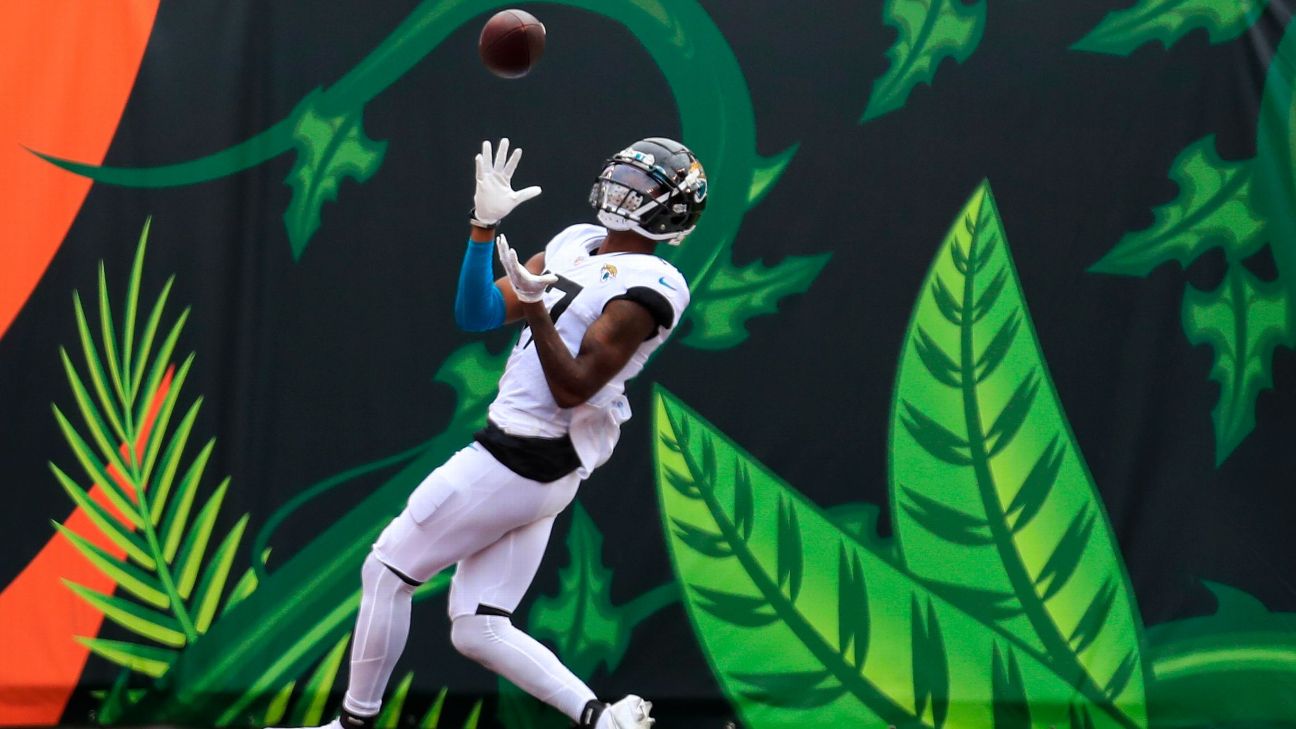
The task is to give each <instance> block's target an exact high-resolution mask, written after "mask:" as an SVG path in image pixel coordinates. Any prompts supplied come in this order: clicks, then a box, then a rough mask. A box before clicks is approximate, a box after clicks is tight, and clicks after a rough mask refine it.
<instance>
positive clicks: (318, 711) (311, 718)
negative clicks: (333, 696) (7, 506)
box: [289, 635, 351, 726]
mask: <svg viewBox="0 0 1296 729" xmlns="http://www.w3.org/2000/svg"><path fill="white" fill-rule="evenodd" d="M350 642H351V636H350V635H343V636H342V637H341V638H338V642H337V643H334V644H333V649H332V650H330V651H329V652H328V654H327V655H325V656H324V658H323V659H322V660H321V661H320V663H319V665H318V666H316V667H315V670H314V671H313V672H311V675H310V678H308V679H307V680H306V683H305V684H303V685H302V690H301V693H300V694H298V696H297V700H296V701H295V702H293V708H292V712H291V713H290V714H289V716H290V717H291V718H290V719H289V724H290V725H292V726H318V725H319V724H321V723H323V719H324V709H325V705H326V704H327V703H328V699H329V694H330V693H331V692H332V691H333V685H334V684H335V683H337V676H338V669H339V668H341V667H342V659H343V657H345V656H346V647H347V644H348V643H350Z"/></svg>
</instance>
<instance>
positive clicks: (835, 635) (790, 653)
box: [653, 387, 1126, 729]
mask: <svg viewBox="0 0 1296 729" xmlns="http://www.w3.org/2000/svg"><path fill="white" fill-rule="evenodd" d="M653 409H654V413H653V418H654V430H655V433H656V443H655V449H654V450H655V457H656V464H657V483H658V487H657V492H658V497H659V498H660V499H661V504H662V518H663V524H664V525H665V527H666V530H667V543H668V545H669V546H670V552H671V560H672V562H673V563H674V566H675V572H676V574H677V575H678V577H679V579H680V582H681V586H682V591H683V593H684V604H685V607H686V609H687V612H688V616H689V619H690V621H691V622H692V624H693V629H694V632H695V633H696V634H697V636H698V638H699V643H700V644H701V646H702V649H703V651H704V653H705V654H706V656H707V659H708V661H709V662H710V663H711V666H712V669H713V671H714V672H715V675H716V678H717V681H718V682H719V684H720V686H721V687H722V688H723V690H724V691H725V693H726V695H727V696H728V697H729V699H730V701H731V702H732V703H733V705H734V707H735V708H736V709H737V710H738V712H739V714H740V715H741V718H742V720H743V725H744V726H747V727H751V728H752V729H766V728H768V729H774V728H776V727H779V728H781V727H790V726H803V725H806V724H814V725H823V726H833V727H874V726H876V727H883V726H897V727H912V728H916V727H925V728H926V729H953V728H954V727H959V728H963V727H968V728H971V727H975V728H976V729H985V728H990V729H1006V727H1009V726H1064V725H1065V724H1064V722H1065V720H1066V718H1067V716H1066V711H1067V707H1068V705H1069V704H1070V703H1071V702H1073V701H1078V703H1079V704H1080V705H1081V706H1082V707H1087V708H1092V707H1093V703H1092V702H1090V701H1088V700H1086V699H1085V698H1084V697H1077V696H1076V691H1075V688H1074V687H1073V686H1072V685H1071V683H1069V682H1068V681H1067V680H1066V679H1065V677H1063V676H1062V675H1061V674H1060V673H1059V672H1058V671H1056V670H1055V669H1054V668H1053V667H1051V666H1050V665H1049V660H1048V657H1047V656H1046V655H1044V654H1043V653H1042V652H1040V651H1038V650H1036V649H1034V648H1033V647H1031V646H1030V645H1029V644H1028V643H1027V642H1026V641H1024V640H1022V639H1021V638H1020V637H1019V636H1016V635H1013V634H1011V633H1009V632H1007V631H1005V630H1003V629H1001V628H1000V627H999V626H997V625H995V624H993V623H991V622H990V621H987V620H985V619H984V618H982V617H981V616H979V615H977V614H975V613H974V612H972V611H970V610H968V609H967V608H966V607H965V606H963V605H961V604H959V602H958V601H956V600H955V599H953V598H952V597H951V596H949V595H946V594H944V592H943V591H938V590H936V589H934V588H932V587H930V586H928V585H927V584H926V581H925V580H924V579H922V578H921V577H920V576H918V575H915V574H913V573H911V572H909V571H907V570H905V569H904V568H903V566H901V565H899V564H897V563H896V561H895V559H894V556H893V554H894V552H893V549H892V546H891V545H890V544H889V543H888V542H886V541H884V540H881V539H880V538H878V537H877V535H876V534H871V535H865V536H863V537H859V536H856V535H853V534H851V533H848V532H847V531H845V530H843V529H842V528H841V527H840V526H838V525H837V524H836V523H835V522H834V520H833V519H832V518H831V516H830V514H829V513H828V512H826V511H825V510H823V509H821V508H819V507H818V506H816V505H815V504H814V503H812V502H811V501H810V500H809V499H807V498H806V497H805V496H804V495H803V494H801V493H798V492H797V491H796V490H795V489H793V488H792V487H791V486H790V485H788V484H787V483H786V482H784V481H782V480H781V479H780V478H779V477H778V476H776V475H775V474H774V473H773V472H771V471H770V470H769V469H768V468H766V467H765V466H764V465H762V464H761V463H760V462H759V461H757V460H756V459H755V458H753V457H752V456H751V455H750V454H748V453H746V452H745V451H743V450H742V449H741V447H740V446H738V444H737V443H735V442H734V441H733V440H732V439H730V438H729V437H728V436H726V435H724V434H723V433H722V432H720V431H719V430H717V429H716V428H715V426H714V425H712V424H711V423H708V422H707V421H705V420H703V419H702V417H701V416H700V415H698V414H697V413H695V412H694V411H692V410H691V409H689V408H688V406H686V405H685V404H684V403H682V402H681V401H679V400H678V399H676V398H675V397H674V396H672V395H670V394H669V393H667V392H666V391H665V390H663V389H661V388H660V387H658V388H657V391H656V396H655V398H654V406H653ZM1003 702H1009V703H1010V704H1012V705H1013V706H1018V707H1019V708H1022V711H1019V712H1017V713H1015V714H1013V715H1012V717H1013V718H1012V719H1011V720H1010V719H1009V718H1008V717H1006V716H1005V717H1001V716H999V715H997V714H996V710H995V707H996V706H998V705H1000V704H1001V703H1003ZM1027 705H1029V717H1028V718H1027V723H1026V724H1022V723H1021V722H1020V721H1017V723H1016V724H1014V723H1013V721H1016V720H1019V719H1020V718H1021V717H1023V716H1025V713H1024V712H1025V711H1026V709H1025V707H1026V706H1027ZM1094 720H1095V723H1094V724H1093V726H1094V727H1095V729H1117V728H1118V727H1122V726H1126V725H1125V724H1124V723H1122V722H1120V721H1118V720H1116V719H1114V718H1113V717H1110V716H1108V715H1107V714H1104V713H1102V712H1101V711H1097V710H1095V712H1094Z"/></svg>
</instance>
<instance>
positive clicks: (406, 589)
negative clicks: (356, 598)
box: [360, 552, 418, 596]
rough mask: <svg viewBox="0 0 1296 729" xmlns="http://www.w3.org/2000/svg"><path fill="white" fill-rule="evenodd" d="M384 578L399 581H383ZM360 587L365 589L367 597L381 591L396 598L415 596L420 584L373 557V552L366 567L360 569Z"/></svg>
mask: <svg viewBox="0 0 1296 729" xmlns="http://www.w3.org/2000/svg"><path fill="white" fill-rule="evenodd" d="M384 576H387V577H395V578H397V579H394V580H393V579H388V580H383V579H382V578H383V577H384ZM360 585H361V586H362V587H363V588H364V592H365V594H366V595H377V594H378V593H379V591H382V592H384V593H392V595H393V596H395V595H399V594H401V593H405V594H408V595H413V594H414V588H415V587H417V586H418V583H417V582H414V581H413V580H411V579H410V578H408V577H406V576H405V575H403V574H401V573H400V572H397V571H396V570H394V569H392V568H391V567H388V566H387V565H385V564H383V563H382V562H380V561H379V560H378V558H377V557H375V556H374V555H373V552H370V553H369V556H368V557H365V561H364V565H363V566H362V567H361V568H360Z"/></svg>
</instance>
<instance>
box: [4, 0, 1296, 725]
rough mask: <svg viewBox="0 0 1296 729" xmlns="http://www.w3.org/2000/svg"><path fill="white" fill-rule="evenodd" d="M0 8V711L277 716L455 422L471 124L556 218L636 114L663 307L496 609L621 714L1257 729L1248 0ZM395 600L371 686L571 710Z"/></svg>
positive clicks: (545, 227) (1283, 487)
mask: <svg viewBox="0 0 1296 729" xmlns="http://www.w3.org/2000/svg"><path fill="white" fill-rule="evenodd" d="M502 7H506V4H505V3H502V2H494V1H493V0H424V1H423V2H420V3H414V2H401V3H380V4H373V3H366V4H362V3H350V2H336V3H327V4H319V3H310V2H304V1H303V0H292V1H288V2H276V3H272V4H271V3H252V2H220V3H217V2H186V3H170V4H159V3H157V2H156V1H155V0H154V1H153V2H146V1H142V0H141V1H136V2H120V3H111V4H102V5H94V6H93V7H92V6H88V5H85V4H83V3H77V2H72V1H70V0H68V1H64V0H57V1H55V2H50V3H41V4H29V5H25V6H24V5H14V6H12V7H8V8H5V9H3V10H0V16H3V17H4V19H5V21H6V22H5V23H3V24H0V27H3V28H5V30H3V31H0V33H4V34H5V35H4V36H0V37H3V38H5V40H6V42H5V44H4V47H5V49H6V50H5V51H4V53H5V55H6V63H5V64H4V65H3V67H0V95H2V96H3V98H5V99H6V100H8V101H9V102H10V103H9V105H8V107H9V108H8V113H7V114H5V115H3V116H0V141H3V142H4V144H3V145H0V167H3V170H4V174H3V175H0V240H3V248H2V249H0V261H2V262H3V265H0V423H2V424H3V425H2V426H0V427H3V437H0V460H2V461H3V463H5V464H6V476H5V482H6V483H7V484H8V488H7V491H6V493H7V496H6V498H7V500H8V503H7V504H6V508H4V509H2V510H0V514H3V516H2V517H0V519H3V531H4V534H5V546H6V548H5V549H4V550H3V551H0V645H3V646H4V656H5V659H6V660H4V661H0V724H6V725H54V724H64V723H65V724H76V725H84V724H85V723H87V722H93V723H97V724H103V725H142V724H150V725H152V724H176V725H184V726H265V725H271V724H280V725H311V724H319V723H322V722H324V721H327V720H328V719H329V718H330V717H331V716H332V715H333V713H334V712H335V711H336V710H337V706H338V703H339V700H340V696H341V691H342V690H343V688H344V686H345V680H346V667H345V663H346V656H347V649H348V641H349V637H350V636H349V633H350V628H351V626H352V623H353V621H354V618H355V613H356V609H357V605H358V600H359V565H360V562H361V561H362V560H363V558H364V556H365V555H366V554H367V552H368V549H369V546H370V544H371V543H372V542H373V540H374V538H375V537H376V536H377V534H378V532H379V530H381V528H382V527H383V526H384V525H385V524H386V522H387V521H388V520H389V519H390V518H391V517H392V516H393V515H395V514H396V513H397V512H398V511H399V510H400V509H401V508H402V506H403V504H404V500H405V497H406V496H407V495H408V493H409V492H410V491H411V490H412V489H413V487H414V486H415V485H416V484H417V483H418V482H419V481H421V480H422V478H423V477H424V476H425V475H426V474H427V473H428V472H429V471H430V470H431V469H432V468H434V467H435V466H437V465H439V464H440V463H441V462H442V461H443V460H445V459H446V458H447V457H448V456H449V455H450V454H451V453H453V452H454V451H455V450H457V449H458V448H459V447H461V446H462V445H463V444H464V443H465V442H467V441H468V439H469V438H470V437H471V434H472V433H473V432H474V431H475V430H476V429H477V428H479V427H481V425H482V424H483V423H484V420H485V412H486V405H487V404H488V403H489V402H490V400H491V398H492V397H493V395H494V390H495V385H496V381H497V379H498V377H499V374H500V372H501V371H502V368H503V364H504V360H505V358H506V356H507V352H508V349H509V347H510V346H511V342H512V337H513V336H514V335H515V332H513V331H511V330H509V331H503V330H502V331H497V332H492V333H488V334H486V335H475V334H468V333H465V332H462V331H460V330H458V329H457V328H456V327H455V326H454V322H453V307H452V302H453V296H454V290H455V282H456V280H457V276H458V270H459V260H460V255H461V252H462V245H463V238H464V236H465V232H466V230H467V227H466V222H467V220H466V218H467V210H468V208H469V207H470V205H471V195H472V177H471V170H472V155H473V154H474V153H475V152H476V151H477V149H478V148H479V142H480V140H481V139H492V138H497V137H500V136H508V137H510V138H511V139H513V140H514V141H515V142H516V143H517V144H520V145H522V146H524V147H525V148H526V150H527V159H526V163H525V165H523V167H522V169H521V170H520V171H519V181H520V182H521V184H523V185H530V184H538V185H541V186H542V187H543V188H544V191H545V192H544V194H543V195H542V196H541V197H540V198H539V199H538V200H537V201H536V202H533V203H531V204H529V205H526V206H523V207H521V208H519V210H518V212H517V213H516V214H515V215H513V216H512V217H510V219H509V221H508V227H507V231H508V235H509V240H510V242H511V243H512V244H513V245H514V246H516V247H517V248H519V249H520V251H521V252H523V253H528V254H529V253H530V252H534V251H537V250H539V249H540V248H541V247H542V246H543V245H544V243H545V242H546V241H547V240H548V239H549V237H551V236H552V235H553V234H555V233H556V232H558V231H559V230H561V229H562V228H564V227H565V226H567V225H570V224H572V223H576V222H585V221H589V220H592V211H590V210H589V208H588V206H587V204H586V197H587V194H588V190H589V184H590V183H591V181H592V179H593V177H594V176H595V175H596V173H597V172H598V171H599V169H600V163H601V162H602V160H603V159H604V158H605V157H607V156H608V155H609V154H611V153H612V152H614V151H616V150H618V149H621V148H622V147H624V146H625V145H626V144H628V143H629V142H632V141H634V140H636V139H639V138H641V137H645V136H654V135H665V136H671V137H676V138H679V139H681V140H682V141H684V142H685V143H686V144H688V145H689V146H690V147H691V148H692V149H693V150H694V151H695V152H696V153H697V154H698V156H699V157H700V158H701V160H702V161H703V163H704V164H705V165H706V168H707V173H708V178H709V183H710V191H711V200H710V202H709V204H708V207H707V211H706V214H705V216H704V217H703V219H702V222H701V224H700V225H699V227H698V229H697V231H696V233H694V234H693V235H692V236H690V237H689V238H688V239H687V241H686V242H685V244H684V245H683V246H681V247H680V248H678V249H675V250H672V251H671V252H670V253H669V254H668V256H669V258H670V259H671V260H672V262H673V263H674V264H675V265H676V266H677V267H679V269H680V270H681V271H682V272H683V273H684V274H685V276H686V277H687V279H688V280H689V283H690V287H691V290H692V292H693V296H692V302H693V303H692V305H691V307H690V309H689V311H688V313H687V315H686V317H685V320H684V321H683V322H682V323H681V325H680V328H679V331H678V332H677V333H676V334H675V336H674V337H673V338H672V340H671V343H670V345H669V346H668V347H666V348H664V350H663V351H662V352H661V353H660V354H659V355H658V356H657V357H655V358H654V361H653V362H652V363H651V366H650V367H649V368H648V369H647V370H646V371H645V373H644V374H643V375H642V376H640V377H639V378H638V379H637V380H636V381H635V382H634V383H632V385H631V387H630V398H631V404H632V407H633V408H634V410H635V413H636V416H635V418H634V419H633V420H631V421H630V422H629V423H628V424H627V425H626V427H625V430H624V431H623V436H622V439H621V443H620V447H619V449H618V452H617V453H616V455H615V456H614V457H613V459H612V460H611V461H610V462H609V463H608V464H607V465H606V466H605V467H603V468H602V469H600V470H599V471H597V472H596V473H595V474H594V475H593V477H592V478H591V479H590V480H589V481H587V482H586V483H585V484H584V485H583V486H582V489H581V492H580V495H579V497H578V500H577V503H576V505H575V506H573V508H572V509H570V510H569V511H568V512H567V513H566V514H565V515H563V516H562V517H560V519H559V522H558V525H557V527H556V528H555V531H554V538H553V540H552V542H551V544H550V548H549V551H548V554H547V555H546V557H545V561H544V564H543V565H542V567H541V571H540V575H539V577H538V578H537V581H536V583H535V585H534V586H533V588H532V592H531V594H530V595H529V597H528V598H527V600H526V601H524V603H523V606H522V608H521V609H520V610H519V613H518V615H517V617H516V618H515V620H516V621H517V622H518V624H519V625H522V626H524V627H525V628H526V629H527V630H528V631H529V632H531V633H532V634H534V635H535V636H536V637H538V638H540V639H541V640H544V641H545V642H547V643H548V644H549V645H550V646H552V647H553V648H554V649H555V651H556V652H557V653H558V654H559V655H560V656H561V657H562V658H563V660H564V661H565V662H567V663H568V665H570V666H571V667H572V669H573V670H574V671H575V672H576V673H578V674H579V675H581V676H583V677H585V678H586V679H587V680H588V681H589V682H590V683H591V685H592V686H593V687H594V688H595V690H596V691H597V692H598V693H599V694H600V695H601V696H605V697H609V698H612V697H618V696H620V695H621V694H623V693H627V692H635V693H639V694H642V695H644V696H646V697H648V698H650V699H652V700H653V701H654V704H655V706H656V710H655V714H656V715H657V716H658V717H659V719H658V721H659V725H660V726H664V727H665V726H679V727H722V726H730V725H731V726H735V727H749V728H750V729H779V728H783V727H800V726H805V725H807V724H823V725H827V726H838V727H887V726H896V727H931V728H933V729H937V728H941V727H973V728H978V729H984V728H986V727H991V728H993V729H1008V728H1012V727H1068V728H1070V729H1093V728H1097V727H1125V728H1127V729H1134V728H1142V727H1153V728H1162V727H1183V728H1188V727H1279V726H1296V558H1293V550H1292V546H1291V536H1290V535H1291V529H1290V524H1291V521H1292V517H1293V514H1294V513H1296V511H1294V510H1296V491H1293V486H1296V476H1293V474H1296V448H1293V447H1292V445H1293V437H1294V436H1296V353H1294V350H1296V216H1294V215H1293V210H1296V162H1294V157H1296V117H1294V116H1293V114H1294V112H1296V96H1293V90H1294V87H1296V31H1293V30H1289V28H1290V27H1291V26H1290V25H1289V20H1290V9H1289V8H1288V7H1287V6H1286V4H1285V3H1283V2H1280V0H1247V1H1245V2H1239V1H1238V0H1227V1H1226V0H1094V1H1093V2H1086V3H1070V4H1063V5H1058V4H1038V3H1035V4H1032V3H1020V2H1010V1H1008V0H978V1H975V2H965V1H964V0H885V2H880V3H864V4H860V3H850V2H837V1H835V0H834V1H832V2H828V1H823V2H818V3H814V4H811V5H809V6H807V5H806V4H805V3H776V2H762V3H722V2H711V1H709V0H706V1H699V0H659V1H649V0H600V1H599V2H595V1H594V0H558V1H557V2H551V3H542V4H524V5H523V6H522V7H526V8H527V9H529V10H530V11H531V12H534V13H535V14H536V15H537V16H539V17H540V18H541V19H542V20H543V21H544V22H545V24H546V26H547V28H548V48H547V50H546V55H545V57H544V59H543V60H542V61H541V63H540V64H539V65H538V66H537V67H536V69H535V70H534V71H533V72H532V73H531V74H530V75H529V76H527V77H526V78H523V79H520V80H511V81H506V80H502V79H498V78H495V77H493V76H491V75H489V74H488V73H487V72H486V71H485V70H484V69H483V68H482V67H481V65H480V62H479V61H478V58H477V53H476V47H475V46H476V41H477V33H478V31H479V30H480V26H481V24H482V23H483V22H484V21H485V19H486V18H487V17H488V16H489V14H490V13H492V12H494V11H495V10H498V9H500V8H502ZM448 584H449V574H443V575H439V576H438V577H437V578H435V579H433V580H432V581H430V582H428V583H427V584H425V585H424V586H423V587H421V588H420V589H419V590H418V591H417V593H416V595H415V598H416V601H417V602H416V605H415V608H414V628H413V633H412V635H411V641H410V647H409V648H408V649H407V652H406V654H405V656H404V657H403V658H402V663H401V666H400V667H398V670H397V675H396V679H395V680H394V682H393V685H392V686H391V689H390V692H389V694H388V697H387V700H386V702H385V705H384V710H383V714H382V715H381V717H380V718H379V721H378V723H379V725H380V726H382V727H384V728H385V729H395V728H396V727H406V726H415V725H417V726H419V727H423V728H424V729H433V728H435V727H465V728H471V727H491V726H498V727H506V728H507V729H531V728H535V729H543V728H548V727H553V728H557V727H563V726H567V720H566V719H565V717H562V716H560V715H559V714H558V713H557V712H554V711H553V710H551V709H549V708H547V707H545V706H543V705H541V704H539V703H538V702H535V701H534V700H532V699H530V698H529V697H527V696H526V695H525V694H523V693H522V692H521V691H520V690H518V689H517V688H515V687H513V686H511V685H510V684H508V683H507V682H504V681H500V680H497V679H496V678H495V677H494V676H493V675H492V674H490V673H488V672H487V671H485V670H484V669H482V668H480V667H478V666H477V665H475V664H473V663H471V662H470V661H468V660H467V659H465V658H462V657H461V656H459V655H458V654H457V653H456V652H455V651H454V650H453V648H452V647H451V646H450V642H449V624H448V620H447V618H446V617H445V609H444V608H445V605H444V600H445V592H446V589H447V587H448Z"/></svg>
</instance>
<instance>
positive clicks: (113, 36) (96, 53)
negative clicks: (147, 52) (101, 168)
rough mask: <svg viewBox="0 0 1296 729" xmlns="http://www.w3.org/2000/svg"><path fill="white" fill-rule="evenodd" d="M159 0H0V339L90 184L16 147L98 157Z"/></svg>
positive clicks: (97, 159) (119, 110) (115, 120)
mask: <svg viewBox="0 0 1296 729" xmlns="http://www.w3.org/2000/svg"><path fill="white" fill-rule="evenodd" d="M157 6H158V0H112V1H103V2H86V1H85V0H40V2H24V1H23V0H17V1H14V2H4V3H0V58H2V59H3V62H0V337H3V336H4V333H5V332H6V331H7V330H8V328H9V325H10V324H11V323H12V322H13V319H14V317H15V316H16V315H17V314H18V311H19V310H20V309H21V308H22V306H23V304H24V303H25V302H26V301H27V297H28V296H30V295H31V292H32V290H33V289H34V288H35V287H36V282H37V281H39V280H40V277H41V276H42V275H44V273H45V268H46V267H47V266H48V265H49V262H50V259H52V258H53V257H54V253H55V251H57V250H58V248H59V245H60V244H61V243H62V242H63V238H64V236H66V235H67V231H68V228H69V227H70V226H71V225H72V220H73V219H74V218H75V217H76V213H77V210H79V209H80V207H81V203H82V202H83V201H84V200H85V196H86V193H87V192H88V191H89V189H90V181H89V180H87V179H85V178H82V177H77V176H75V175H72V174H70V173H67V172H64V171H62V170H59V169H57V168H55V167H53V166H51V165H49V164H47V163H45V162H42V161H41V160H39V159H37V158H36V157H35V156H33V155H32V154H31V153H29V152H27V150H26V149H24V148H23V147H24V146H26V147H28V148H31V149H39V150H41V151H43V152H50V153H51V154H56V155H59V156H61V157H67V158H71V159H76V160H83V161H88V162H93V163H96V164H98V163H100V162H102V161H103V158H104V155H105V154H106V153H107V151H108V144H109V143H110V142H111V141H112V137H113V134H114V133H115V132H116V130H117V123H118V121H119V120H120V119H121V113H122V109H123V108H125V106H126V99H127V97H128V96H129V95H130V89H131V86H132V85H134V83H135V75H136V73H137V72H138V70H139V64H140V59H141V58H142V57H143V55H144V47H145V46H146V45H147V44H148V38H149V34H150V33H151V32H152V29H153V20H154V18H155V16H156V15H157Z"/></svg>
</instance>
